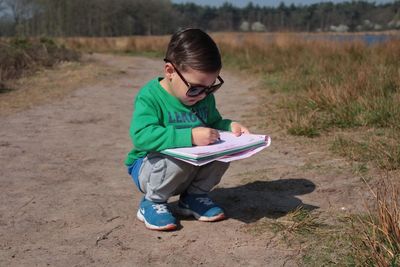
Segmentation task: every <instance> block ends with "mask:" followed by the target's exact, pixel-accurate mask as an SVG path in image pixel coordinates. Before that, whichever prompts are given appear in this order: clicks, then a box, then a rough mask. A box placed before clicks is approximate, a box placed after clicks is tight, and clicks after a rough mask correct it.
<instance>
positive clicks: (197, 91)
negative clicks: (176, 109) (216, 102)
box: [164, 59, 224, 97]
mask: <svg viewBox="0 0 400 267" xmlns="http://www.w3.org/2000/svg"><path fill="white" fill-rule="evenodd" d="M164 61H165V62H166V63H171V65H172V67H174V69H175V70H176V73H178V75H179V77H180V78H181V79H182V81H183V82H184V83H185V84H186V86H187V87H188V90H187V92H186V95H187V96H188V97H196V96H199V95H201V94H203V93H206V95H209V94H212V93H215V91H217V90H218V89H219V88H220V87H221V86H222V84H223V83H224V80H222V78H221V77H220V76H219V75H218V77H217V79H218V81H219V83H218V84H213V85H210V86H202V85H191V84H190V83H188V82H187V81H186V79H185V78H184V77H183V76H182V74H181V73H180V72H179V70H178V69H177V68H176V67H175V65H174V64H173V63H172V62H171V61H170V60H168V59H164Z"/></svg>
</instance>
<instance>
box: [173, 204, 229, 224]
mask: <svg viewBox="0 0 400 267" xmlns="http://www.w3.org/2000/svg"><path fill="white" fill-rule="evenodd" d="M178 212H179V213H180V214H182V215H184V216H193V217H195V218H196V220H198V221H201V222H217V221H221V220H224V219H225V218H226V217H225V213H220V214H217V215H215V216H213V217H206V216H201V215H200V214H198V213H196V212H194V211H192V210H190V209H185V208H182V207H178Z"/></svg>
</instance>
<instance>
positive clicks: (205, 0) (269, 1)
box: [172, 0, 393, 7]
mask: <svg viewBox="0 0 400 267" xmlns="http://www.w3.org/2000/svg"><path fill="white" fill-rule="evenodd" d="M172 2H173V3H178V4H179V3H186V2H192V3H196V4H198V5H209V6H220V5H222V4H223V3H224V2H229V3H231V4H232V5H234V6H237V7H244V6H246V5H247V4H248V3H250V2H252V3H253V4H255V5H256V4H257V5H259V6H278V5H279V4H280V3H281V2H284V3H285V4H286V5H290V4H292V3H293V4H295V5H310V4H315V3H321V2H333V3H340V2H345V1H344V0H330V1H328V0H319V1H318V0H278V1H273V0H231V1H227V0H199V1H190V0H172ZM368 2H375V3H378V4H380V3H390V2H393V0H392V1H390V0H376V1H368Z"/></svg>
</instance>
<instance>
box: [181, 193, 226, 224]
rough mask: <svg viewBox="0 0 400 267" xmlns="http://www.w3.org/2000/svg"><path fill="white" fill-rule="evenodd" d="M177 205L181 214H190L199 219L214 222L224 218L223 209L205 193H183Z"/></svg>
mask: <svg viewBox="0 0 400 267" xmlns="http://www.w3.org/2000/svg"><path fill="white" fill-rule="evenodd" d="M178 207H179V211H180V212H181V213H182V214H183V215H186V216H189V215H192V216H194V217H195V218H196V219H197V220H199V221H203V222H215V221H220V220H223V219H225V214H224V211H223V210H222V209H221V208H220V207H219V206H217V204H215V203H214V202H213V201H212V200H211V198H209V197H208V195H207V194H183V195H181V197H180V199H179V204H178Z"/></svg>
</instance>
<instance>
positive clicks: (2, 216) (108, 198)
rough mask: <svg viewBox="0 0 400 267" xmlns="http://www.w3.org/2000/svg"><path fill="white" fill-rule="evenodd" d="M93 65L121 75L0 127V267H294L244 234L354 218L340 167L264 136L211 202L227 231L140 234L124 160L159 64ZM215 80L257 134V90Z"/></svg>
mask: <svg viewBox="0 0 400 267" xmlns="http://www.w3.org/2000/svg"><path fill="white" fill-rule="evenodd" d="M94 57H95V59H96V60H98V61H99V64H107V65H108V67H109V68H114V69H116V70H120V73H119V74H118V75H115V77H112V76H111V77H109V79H108V81H107V82H104V81H103V82H101V83H97V84H92V85H82V86H81V87H80V88H79V89H77V90H75V91H73V92H72V93H71V94H69V95H68V96H66V97H65V98H63V99H62V100H57V101H56V102H54V103H51V104H44V105H40V106H36V107H34V108H32V109H29V110H26V111H22V112H19V113H16V114H12V115H10V116H6V117H0V125H1V128H0V164H1V168H0V203H1V204H0V266H46V265H49V266H88V265H91V266H121V265H122V266H145V265H173V266H188V265H205V266H206V265H210V266H241V265H244V266H284V265H286V266H296V265H297V263H296V260H297V259H298V257H299V255H300V254H299V253H301V251H300V250H299V249H298V248H293V247H291V248H288V247H286V246H285V245H284V243H283V242H281V240H279V239H277V238H275V237H274V233H273V232H271V231H267V230H263V231H258V232H257V231H253V230H254V229H255V227H256V226H257V225H258V226H259V225H260V222H263V221H267V222H268V220H272V219H275V218H279V217H282V216H284V215H285V214H286V213H287V212H289V211H290V210H293V209H294V208H295V207H296V206H298V205H300V204H301V205H304V206H305V207H306V208H309V209H318V210H320V211H321V212H331V211H332V212H341V211H343V210H345V211H351V210H353V209H358V208H359V205H360V203H361V201H359V200H358V199H359V196H358V195H357V194H355V193H354V192H355V191H354V190H357V188H358V184H359V181H358V178H355V177H354V176H353V175H352V174H351V172H350V171H349V168H348V166H347V165H346V163H345V162H344V161H343V160H342V159H340V158H334V157H333V156H332V155H329V154H328V153H326V152H321V151H320V149H318V148H317V147H316V146H315V145H313V144H312V142H311V141H309V140H307V139H304V140H303V139H301V138H296V139H294V138H287V137H286V136H285V135H283V134H282V133H281V132H280V131H279V130H275V129H273V128H272V127H271V128H270V130H269V132H268V133H269V134H270V135H271V136H272V146H271V148H270V149H267V150H265V151H263V152H262V153H260V154H259V155H257V156H255V157H252V158H250V159H246V160H243V161H238V162H235V163H233V164H232V165H231V168H230V169H229V171H228V172H227V173H226V175H225V176H224V178H223V182H222V183H221V184H220V185H219V186H218V188H216V189H215V190H214V192H213V196H214V198H215V200H216V201H217V202H219V203H220V204H221V205H222V206H224V207H225V209H226V212H227V214H228V216H229V217H230V218H229V219H228V220H225V221H222V222H219V223H211V224H209V223H200V222H197V221H194V220H188V219H182V220H181V224H182V228H181V229H180V230H178V231H175V232H169V233H160V232H155V231H149V230H145V228H144V226H143V224H142V223H141V222H139V221H138V220H137V219H136V217H135V215H136V210H137V206H138V202H139V199H140V197H141V195H140V194H139V193H138V191H137V190H136V189H135V187H134V184H133V183H132V182H131V180H130V177H129V176H128V174H127V173H126V170H125V168H124V166H123V159H124V157H125V154H126V153H127V152H128V150H129V149H130V140H129V136H128V127H129V120H130V116H131V111H132V100H133V97H134V95H135V94H136V92H137V90H138V89H139V87H140V86H141V85H143V84H144V83H145V82H147V81H148V80H149V79H151V78H153V77H154V76H156V75H159V74H160V70H161V66H162V65H161V61H157V60H150V59H145V58H133V57H122V56H109V55H95V56H94ZM222 75H223V77H224V80H226V85H224V89H223V90H221V91H220V92H219V93H218V94H217V102H218V103H219V105H220V111H221V113H222V114H223V115H224V116H225V117H227V118H232V119H237V120H240V121H242V122H243V123H244V124H246V121H247V120H249V121H248V123H249V124H252V125H253V126H252V127H253V128H252V130H253V131H254V132H257V131H258V129H257V128H256V127H255V126H254V118H257V114H254V112H255V107H256V103H257V101H258V98H257V97H256V96H255V95H254V93H252V91H251V90H250V89H251V87H254V86H256V83H255V82H252V81H251V80H245V79H242V78H239V77H237V76H235V75H233V74H232V73H228V72H223V73H222ZM269 101H273V99H271V100H269ZM250 120H252V121H251V122H250ZM267 128H268V127H267ZM301 142H308V144H307V146H305V145H303V144H302V143H301ZM173 201H174V200H173Z"/></svg>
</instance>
